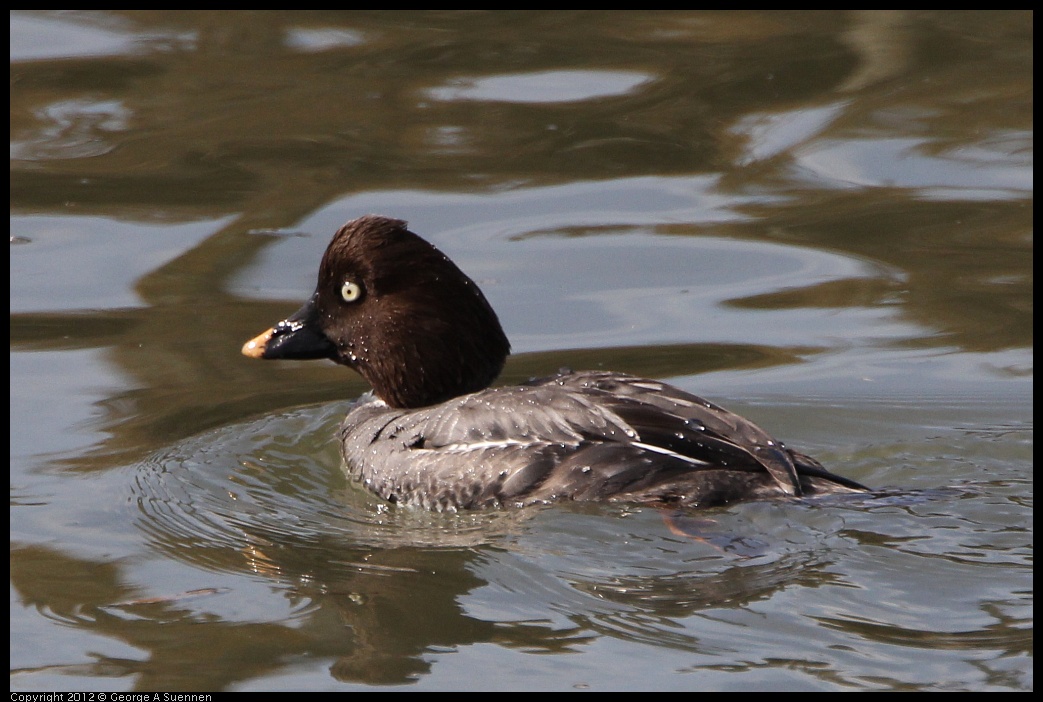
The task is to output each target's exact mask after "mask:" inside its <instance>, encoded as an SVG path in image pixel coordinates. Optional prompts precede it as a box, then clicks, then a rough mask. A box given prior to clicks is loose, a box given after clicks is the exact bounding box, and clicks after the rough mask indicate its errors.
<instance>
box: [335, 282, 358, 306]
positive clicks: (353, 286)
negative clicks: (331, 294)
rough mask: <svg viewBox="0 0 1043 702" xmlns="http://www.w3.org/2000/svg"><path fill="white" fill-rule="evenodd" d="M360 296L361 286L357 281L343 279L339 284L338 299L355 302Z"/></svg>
mask: <svg viewBox="0 0 1043 702" xmlns="http://www.w3.org/2000/svg"><path fill="white" fill-rule="evenodd" d="M360 297H362V288H361V286H359V284H358V283H355V282H353V281H350V280H345V281H344V282H343V283H341V286H340V299H342V300H344V302H355V301H356V300H358V299H359V298H360Z"/></svg>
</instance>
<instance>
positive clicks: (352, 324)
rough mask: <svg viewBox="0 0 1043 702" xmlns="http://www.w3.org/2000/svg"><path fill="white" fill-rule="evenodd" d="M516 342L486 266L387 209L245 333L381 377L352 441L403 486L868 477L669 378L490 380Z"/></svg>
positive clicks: (731, 494)
mask: <svg viewBox="0 0 1043 702" xmlns="http://www.w3.org/2000/svg"><path fill="white" fill-rule="evenodd" d="M509 352H510V344H509V343H508V341H507V337H506V335H505V334H504V333H503V329H501V328H500V322H499V320H498V319H497V318H496V313H495V312H493V309H492V307H491V306H490V305H489V303H488V302H487V301H486V299H485V296H484V295H483V294H482V292H481V290H479V289H478V286H477V285H476V284H475V283H474V281H473V280H471V279H470V278H468V277H467V276H466V275H464V273H463V272H462V271H461V270H460V269H459V268H457V267H456V265H454V264H453V262H452V261H450V260H449V259H448V258H447V257H446V256H445V255H444V254H443V253H442V252H441V251H439V250H438V249H436V248H435V247H434V246H432V245H431V244H429V243H428V242H426V241H424V240H423V239H421V238H420V237H419V236H417V235H416V234H414V233H412V232H411V231H409V230H408V229H407V228H406V223H405V222H403V221H401V220H397V219H389V218H387V217H378V216H374V215H368V216H365V217H360V218H359V219H356V220H354V221H352V222H348V223H347V224H345V225H344V226H343V227H341V229H340V230H339V231H338V232H337V233H336V234H335V235H334V237H333V241H332V242H330V245H329V247H328V248H327V249H326V253H325V255H323V257H322V264H321V265H320V267H319V281H318V285H317V286H316V289H315V293H314V294H313V295H312V296H311V299H309V300H308V301H307V302H306V303H305V304H304V306H303V307H301V309H299V310H298V311H297V312H296V313H295V314H293V315H292V316H291V317H289V318H287V319H286V320H284V321H282V322H279V323H278V324H276V325H275V326H274V327H272V328H271V329H269V330H268V331H266V332H264V333H263V334H261V335H260V336H258V337H257V338H255V339H252V340H250V341H248V342H247V343H246V344H245V345H244V346H243V353H244V354H245V355H247V356H250V357H253V358H281V359H315V358H327V359H330V360H333V361H335V362H337V363H341V364H343V365H346V366H350V367H351V368H354V369H355V370H356V371H358V373H360V374H361V375H362V377H363V378H365V379H366V380H367V381H368V382H369V383H370V385H372V387H373V392H372V393H367V394H366V395H363V396H362V398H360V399H359V401H358V402H357V403H356V404H355V405H354V406H353V407H352V409H351V410H350V411H349V412H348V414H347V416H346V417H345V418H344V422H343V424H342V425H341V428H340V439H341V450H342V453H343V456H344V461H345V463H346V465H347V467H348V470H349V471H350V473H351V475H352V476H353V477H355V478H357V479H359V480H361V482H362V483H363V484H364V485H365V486H366V487H367V488H369V489H370V490H372V491H373V492H375V493H376V494H378V495H379V496H381V497H382V498H384V499H385V500H388V501H389V502H397V503H401V504H407V505H419V506H421V507H424V508H428V509H436V510H454V509H480V508H487V507H498V506H522V505H528V504H533V503H543V502H551V501H554V500H612V501H626V502H639V503H648V504H659V505H670V506H712V505H720V504H725V503H729V502H734V501H738V500H749V499H758V498H769V497H784V496H793V497H797V496H801V495H813V494H824V493H850V492H862V491H865V490H866V488H865V487H863V486H862V485H859V484H858V483H856V482H855V481H853V480H849V479H847V478H844V477H841V476H837V475H833V474H832V473H830V472H829V471H827V470H826V469H825V468H823V467H822V466H821V465H820V464H819V463H818V461H816V460H815V459H813V458H810V457H808V456H805V455H804V454H802V453H798V452H796V451H793V450H792V449H788V448H786V447H785V446H784V445H783V444H781V443H780V442H778V441H776V440H774V439H773V438H772V437H771V436H769V435H768V434H767V433H766V432H765V431H764V430H762V429H761V428H759V427H758V426H756V425H755V424H753V423H752V422H750V421H748V420H746V419H743V418H742V417H740V416H738V415H735V414H732V413H731V412H729V411H727V410H725V409H722V408H721V407H718V406H716V405H714V404H712V403H710V402H707V401H706V400H704V399H702V398H699V397H696V396H694V395H690V394H688V393H686V392H682V391H681V390H678V389H677V388H674V387H671V386H670V385H667V384H665V383H661V382H658V381H656V380H647V379H644V378H637V377H634V376H630V375H625V374H622V373H612V372H605V371H584V372H575V373H574V372H571V371H562V372H559V373H558V374H557V375H553V376H550V377H548V378H542V379H538V380H531V381H529V382H528V383H525V384H523V385H519V386H514V387H497V388H490V387H489V386H490V385H491V384H492V382H493V381H494V380H495V379H496V377H497V376H498V375H499V374H500V370H501V369H502V368H503V365H504V362H505V361H506V359H507V355H508V353H509Z"/></svg>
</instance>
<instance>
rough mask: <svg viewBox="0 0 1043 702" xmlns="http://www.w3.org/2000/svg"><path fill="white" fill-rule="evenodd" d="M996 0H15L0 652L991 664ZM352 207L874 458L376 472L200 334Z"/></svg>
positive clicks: (810, 684) (1000, 217) (599, 361)
mask: <svg viewBox="0 0 1043 702" xmlns="http://www.w3.org/2000/svg"><path fill="white" fill-rule="evenodd" d="M1032 19H1033V18H1032V15H1031V13H1020V12H977V13H957V14H953V13H948V12H944V13H943V12H939V13H917V12H875V13H874V12H866V13H862V12H828V13H826V12H819V13H804V12H793V13H783V12H779V13H738V12H736V13H730V12H729V13H711V12H593V11H591V12H528V11H517V12H483V11H475V12H216V11H215V12H180V11H147V12H129V11H128V12H116V11H108V12H48V11H33V12H23V11H18V12H13V13H12V14H11V18H10V20H11V137H10V139H11V143H10V146H11V149H10V152H11V155H10V158H11V244H10V253H11V286H10V292H11V607H10V611H11V687H12V690H39V691H42V690H70V691H71V690H76V691H84V690H106V691H130V690H168V691H174V690H177V691H190V690H204V691H206V690H209V691H217V690H284V689H286V690H288V689H302V690H338V691H345V690H352V691H354V690H358V691H363V690H385V689H403V690H447V689H466V690H542V689H546V690H572V689H583V690H587V689H589V690H645V689H647V690H829V691H835V690H1031V689H1032V687H1033V680H1032V677H1033V676H1032V658H1033V656H1032V651H1033V646H1032V631H1033V617H1032V604H1033V597H1032V544H1033V538H1032V470H1031V469H1032V446H1033V441H1032V428H1033V421H1032V348H1033V342H1032V268H1031V259H1032V253H1033V248H1032V205H1033V195H1032V193H1033V183H1032V160H1033V159H1032V141H1033V139H1032V137H1033V130H1032V121H1033V120H1032V118H1033V115H1032V104H1033V100H1032V73H1033V71H1032V65H1033V63H1032V54H1033V51H1032V49H1033V42H1032ZM369 212H376V213H381V214H386V215H390V216H395V217H399V218H403V219H406V220H409V221H410V223H411V225H412V228H413V229H414V230H415V231H417V232H418V233H420V234H422V235H424V236H425V237H427V238H429V239H431V240H432V241H433V242H434V243H435V244H436V245H437V246H439V247H440V248H441V249H442V250H443V251H445V252H446V253H447V254H449V255H450V256H451V257H452V258H453V259H454V260H455V261H456V262H457V263H458V264H459V265H460V266H461V267H462V268H463V269H464V270H465V271H467V272H468V273H469V274H470V275H471V276H472V277H473V278H474V279H475V280H476V281H478V283H479V284H480V285H481V286H482V288H483V290H484V291H485V293H486V295H487V297H488V298H489V299H490V301H491V302H492V304H493V306H494V307H495V308H496V310H497V311H498V313H499V315H500V317H501V321H502V323H503V326H504V328H505V330H506V331H507V333H508V335H509V336H510V337H511V340H512V345H513V349H514V355H513V356H512V357H511V359H510V360H509V362H508V365H507V368H506V369H505V371H504V375H503V378H502V381H503V382H516V381H519V380H522V379H525V378H528V377H530V376H533V375H540V374H547V373H551V372H554V371H555V370H556V369H558V368H559V367H561V366H572V367H575V368H612V369H616V370H622V371H628V372H632V373H639V374H644V375H648V376H651V377H656V378H662V379H666V380H669V381H670V382H673V383H675V384H676V385H678V386H680V387H682V388H684V389H685V390H688V391H691V392H695V393H698V394H701V395H704V396H706V397H707V398H709V399H711V400H714V401H716V402H719V403H721V404H724V405H725V406H726V407H729V408H730V409H733V410H735V411H738V412H740V413H742V414H745V415H746V416H748V417H750V418H751V419H753V420H754V421H756V422H758V423H760V424H761V425H763V426H764V427H766V428H767V429H768V430H770V431H771V432H772V433H773V434H775V435H776V436H778V437H779V438H780V439H782V440H784V441H786V442H787V443H788V444H790V445H793V446H796V447H799V448H800V449H802V450H804V451H806V452H808V453H810V454H812V455H814V456H816V457H817V458H819V459H820V460H821V461H822V462H823V463H824V464H826V465H827V466H829V467H830V468H832V469H833V470H835V471H837V472H839V473H842V474H844V475H846V476H849V477H851V478H853V479H855V480H858V481H861V482H864V483H866V484H869V485H873V486H876V487H880V488H881V491H880V492H879V493H878V494H876V495H874V496H872V497H870V498H859V499H853V500H825V501H806V502H770V503H750V504H742V505H735V506H732V507H728V508H723V509H715V510H711V511H706V512H702V513H689V514H683V515H671V514H666V515H664V514H661V513H659V512H658V511H656V510H651V509H643V508H637V507H633V506H625V505H614V506H599V505H557V506H551V507H546V508H537V509H532V510H523V511H520V512H493V513H479V514H457V515H443V514H427V513H418V512H416V511H412V510H406V509H396V508H393V507H390V506H389V505H386V504H383V503H381V502H380V501H379V500H377V499H376V498H374V497H372V496H370V495H369V494H367V493H365V492H364V491H363V490H361V489H360V488H359V487H358V486H356V485H354V484H352V483H350V482H349V481H347V480H346V479H345V478H344V476H343V474H342V473H341V471H340V467H339V461H338V457H337V449H336V446H335V444H334V442H333V440H332V435H333V432H334V431H335V428H336V426H337V423H338V421H339V419H340V418H341V417H342V416H343V414H344V412H345V410H346V407H347V404H348V402H349V401H350V400H351V399H352V398H353V397H355V396H357V395H358V394H360V393H362V392H363V391H365V390H366V389H367V388H366V386H365V384H364V382H363V381H361V379H359V378H358V377H357V376H355V375H354V374H353V373H351V372H350V371H348V370H346V369H342V368H338V367H335V366H333V365H332V364H320V363H257V362H254V361H251V360H249V359H246V358H244V357H242V356H241V355H240V354H239V348H240V347H241V345H242V343H243V342H244V341H245V340H246V339H248V338H251V337H252V336H254V335H255V334H257V333H258V332H259V331H261V330H262V329H264V328H266V327H267V326H269V325H270V324H272V323H273V322H275V321H278V320H279V319H282V318H283V317H285V316H286V315H287V314H288V313H289V312H292V311H293V310H294V309H296V307H297V306H298V305H299V304H300V302H301V301H303V299H304V298H305V297H306V296H307V295H308V294H309V293H310V292H311V289H312V286H313V285H314V276H315V271H316V269H317V265H318V260H319V257H320V256H321V253H322V251H323V249H324V248H325V245H326V243H327V242H328V240H329V237H330V235H331V234H332V232H333V231H334V230H335V229H336V228H337V227H338V226H340V225H341V224H342V223H343V222H345V221H346V220H348V219H351V218H354V217H357V216H359V215H361V214H365V213H369ZM679 524H680V525H682V526H686V527H690V528H692V529H694V530H696V531H697V532H698V533H699V534H700V535H701V536H702V537H703V538H702V539H691V538H687V537H685V536H683V535H678V533H677V530H676V529H674V528H673V527H676V526H677V525H679Z"/></svg>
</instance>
